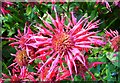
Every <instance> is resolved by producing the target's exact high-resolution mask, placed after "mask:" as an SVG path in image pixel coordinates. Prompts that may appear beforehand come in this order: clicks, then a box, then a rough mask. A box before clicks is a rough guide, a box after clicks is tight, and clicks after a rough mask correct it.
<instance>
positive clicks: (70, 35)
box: [29, 9, 102, 80]
mask: <svg viewBox="0 0 120 83" xmlns="http://www.w3.org/2000/svg"><path fill="white" fill-rule="evenodd" d="M54 11H55V14H56V18H55V19H54V18H53V17H52V16H51V15H49V14H48V15H49V17H50V18H51V20H52V23H53V25H54V26H55V29H54V28H53V27H52V26H51V25H50V24H49V23H47V22H46V21H45V20H43V19H42V18H41V17H40V19H41V20H42V21H43V23H44V25H45V27H46V28H44V27H40V25H39V24H38V26H36V27H37V28H38V29H39V30H40V32H39V33H40V34H42V36H41V37H37V36H33V37H34V39H35V40H36V42H34V43H31V44H29V45H31V46H32V45H34V46H33V47H38V48H39V49H38V50H37V52H36V53H35V54H39V58H40V59H42V57H49V58H47V60H46V61H45V62H44V63H43V65H42V66H41V67H40V68H39V69H38V73H42V72H43V69H44V68H45V67H46V66H48V65H49V66H50V68H49V70H48V71H47V75H46V77H45V79H49V78H50V77H51V74H52V72H53V71H54V70H55V69H56V67H58V69H59V68H61V67H62V68H64V67H65V65H63V63H65V64H67V67H68V69H69V73H70V75H71V78H72V80H73V76H72V73H73V71H72V66H74V68H75V72H76V73H77V72H78V71H77V67H76V63H75V59H76V60H78V61H80V62H81V64H82V65H84V66H85V67H86V68H87V65H86V64H85V60H84V55H83V54H84V53H85V52H86V51H88V50H89V49H91V48H94V47H92V46H91V45H92V44H99V42H102V41H101V37H99V36H96V34H97V32H91V30H92V29H95V28H98V25H99V20H97V21H94V20H92V21H90V22H88V18H89V17H88V18H85V17H84V16H83V17H82V18H81V19H80V20H79V21H78V22H77V21H76V18H75V17H74V14H73V12H71V17H72V18H71V19H69V18H68V19H65V17H64V16H61V17H59V16H58V14H57V12H56V9H54ZM66 18H67V17H66ZM65 20H68V21H69V23H68V24H67V25H65V24H64V22H65ZM42 38H43V40H42ZM98 41H99V42H98ZM62 59H64V60H65V61H64V62H62V61H63V60H62ZM50 63H51V64H50ZM58 65H61V66H58ZM58 71H59V70H58Z"/></svg>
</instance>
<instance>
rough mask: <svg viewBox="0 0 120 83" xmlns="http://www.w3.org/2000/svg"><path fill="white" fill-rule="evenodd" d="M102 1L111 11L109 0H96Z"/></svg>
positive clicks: (97, 1)
mask: <svg viewBox="0 0 120 83" xmlns="http://www.w3.org/2000/svg"><path fill="white" fill-rule="evenodd" d="M98 3H101V4H103V5H105V6H106V8H107V9H108V10H109V11H111V8H110V5H109V3H108V1H107V0H96V4H98Z"/></svg>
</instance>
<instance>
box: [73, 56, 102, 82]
mask: <svg viewBox="0 0 120 83" xmlns="http://www.w3.org/2000/svg"><path fill="white" fill-rule="evenodd" d="M87 58H88V56H85V58H84V60H85V64H86V66H87V67H85V66H84V65H83V64H82V63H81V62H80V61H79V60H75V64H76V67H77V70H78V72H77V75H80V76H81V77H82V78H83V79H84V80H85V74H86V72H88V73H89V74H90V75H91V76H92V79H93V80H96V78H95V77H94V75H93V74H92V72H90V71H89V68H92V67H96V66H97V65H99V64H103V62H93V63H88V61H87ZM73 72H74V73H75V70H74V67H73Z"/></svg>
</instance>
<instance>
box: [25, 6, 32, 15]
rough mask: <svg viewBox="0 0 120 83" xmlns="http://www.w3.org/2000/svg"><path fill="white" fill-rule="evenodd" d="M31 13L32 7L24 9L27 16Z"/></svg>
mask: <svg viewBox="0 0 120 83" xmlns="http://www.w3.org/2000/svg"><path fill="white" fill-rule="evenodd" d="M31 12H32V7H31V6H30V5H28V6H27V9H26V14H27V15H30V14H31Z"/></svg>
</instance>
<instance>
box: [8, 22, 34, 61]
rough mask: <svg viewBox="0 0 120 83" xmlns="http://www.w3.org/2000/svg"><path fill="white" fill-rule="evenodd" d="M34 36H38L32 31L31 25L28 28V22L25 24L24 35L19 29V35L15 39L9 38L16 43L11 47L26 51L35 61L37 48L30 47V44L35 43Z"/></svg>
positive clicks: (11, 44)
mask: <svg viewBox="0 0 120 83" xmlns="http://www.w3.org/2000/svg"><path fill="white" fill-rule="evenodd" d="M33 35H36V34H34V33H33V32H32V30H31V29H30V25H29V26H28V27H27V22H26V23H25V27H24V33H21V32H20V30H19V29H18V35H17V36H15V38H8V39H9V40H10V41H14V42H12V43H10V44H9V45H10V46H12V47H14V46H17V49H20V50H25V51H26V53H27V56H28V58H30V59H33V58H35V57H36V55H35V47H34V48H33V47H31V46H28V44H29V43H33V42H35V40H34V38H33Z"/></svg>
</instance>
